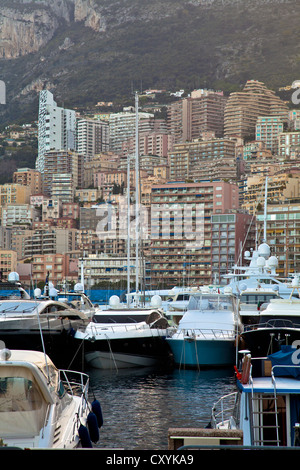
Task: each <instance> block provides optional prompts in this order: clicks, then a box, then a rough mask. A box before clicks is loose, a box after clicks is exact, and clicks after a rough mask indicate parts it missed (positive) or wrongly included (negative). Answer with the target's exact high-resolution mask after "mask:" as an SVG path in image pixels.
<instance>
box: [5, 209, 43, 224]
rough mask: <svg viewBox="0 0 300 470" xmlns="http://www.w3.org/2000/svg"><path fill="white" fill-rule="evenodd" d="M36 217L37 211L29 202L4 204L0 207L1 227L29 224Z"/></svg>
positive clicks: (37, 215)
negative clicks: (0, 209) (0, 214)
mask: <svg viewBox="0 0 300 470" xmlns="http://www.w3.org/2000/svg"><path fill="white" fill-rule="evenodd" d="M38 217H39V214H38V211H37V210H36V209H35V208H34V207H33V206H31V205H30V204H6V205H5V206H4V207H3V208H2V217H1V223H2V225H3V227H12V226H14V225H18V224H21V225H28V226H31V225H32V223H33V222H34V220H35V219H37V220H38Z"/></svg>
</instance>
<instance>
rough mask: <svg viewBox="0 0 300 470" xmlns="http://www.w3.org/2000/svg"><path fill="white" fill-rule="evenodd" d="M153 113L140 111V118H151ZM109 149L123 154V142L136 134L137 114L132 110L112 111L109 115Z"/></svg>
mask: <svg viewBox="0 0 300 470" xmlns="http://www.w3.org/2000/svg"><path fill="white" fill-rule="evenodd" d="M150 118H153V114H150V113H142V112H139V113H138V119H139V120H141V119H150ZM109 132H110V135H109V149H110V151H112V152H115V153H117V154H119V155H121V154H122V145H123V142H126V141H127V140H128V139H130V138H131V137H134V136H135V132H136V114H135V112H132V111H124V112H121V113H112V114H111V115H110V116H109Z"/></svg>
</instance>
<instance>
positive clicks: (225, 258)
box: [211, 211, 256, 285]
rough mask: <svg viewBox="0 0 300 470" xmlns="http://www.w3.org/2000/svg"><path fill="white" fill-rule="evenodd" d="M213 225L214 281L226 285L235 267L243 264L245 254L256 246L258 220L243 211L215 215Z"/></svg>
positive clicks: (212, 265) (212, 218) (212, 264)
mask: <svg viewBox="0 0 300 470" xmlns="http://www.w3.org/2000/svg"><path fill="white" fill-rule="evenodd" d="M211 224H212V248H211V252H212V263H211V269H212V279H213V282H214V283H215V284H221V285H225V284H227V280H226V279H224V275H225V274H227V273H228V272H229V271H230V269H232V268H233V266H234V265H239V266H241V265H242V264H243V261H244V259H243V256H244V252H245V251H247V250H250V249H251V248H253V246H254V241H255V231H256V220H255V218H253V217H252V215H250V214H247V213H246V212H242V211H229V212H228V213H226V214H218V215H217V214H213V215H212V217H211Z"/></svg>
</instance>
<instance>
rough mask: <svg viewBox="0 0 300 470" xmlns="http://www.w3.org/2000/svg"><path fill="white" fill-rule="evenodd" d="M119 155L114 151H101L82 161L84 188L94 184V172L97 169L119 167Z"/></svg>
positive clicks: (114, 168) (115, 168) (110, 169)
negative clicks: (88, 159)
mask: <svg viewBox="0 0 300 470" xmlns="http://www.w3.org/2000/svg"><path fill="white" fill-rule="evenodd" d="M119 164H120V156H119V155H117V154H116V153H114V152H102V153H101V154H99V155H96V156H95V157H94V158H93V159H92V160H90V161H87V162H84V170H83V172H84V178H83V181H84V186H83V187H84V188H90V187H92V186H93V185H94V174H95V173H96V172H97V171H114V170H118V169H119Z"/></svg>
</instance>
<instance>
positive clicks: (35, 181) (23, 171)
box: [13, 168, 42, 194]
mask: <svg viewBox="0 0 300 470" xmlns="http://www.w3.org/2000/svg"><path fill="white" fill-rule="evenodd" d="M13 183H17V184H21V185H23V186H29V187H30V190H31V194H39V193H41V192H42V175H41V173H40V172H39V171H37V170H33V169H31V168H19V169H18V170H17V171H15V172H14V173H13Z"/></svg>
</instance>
